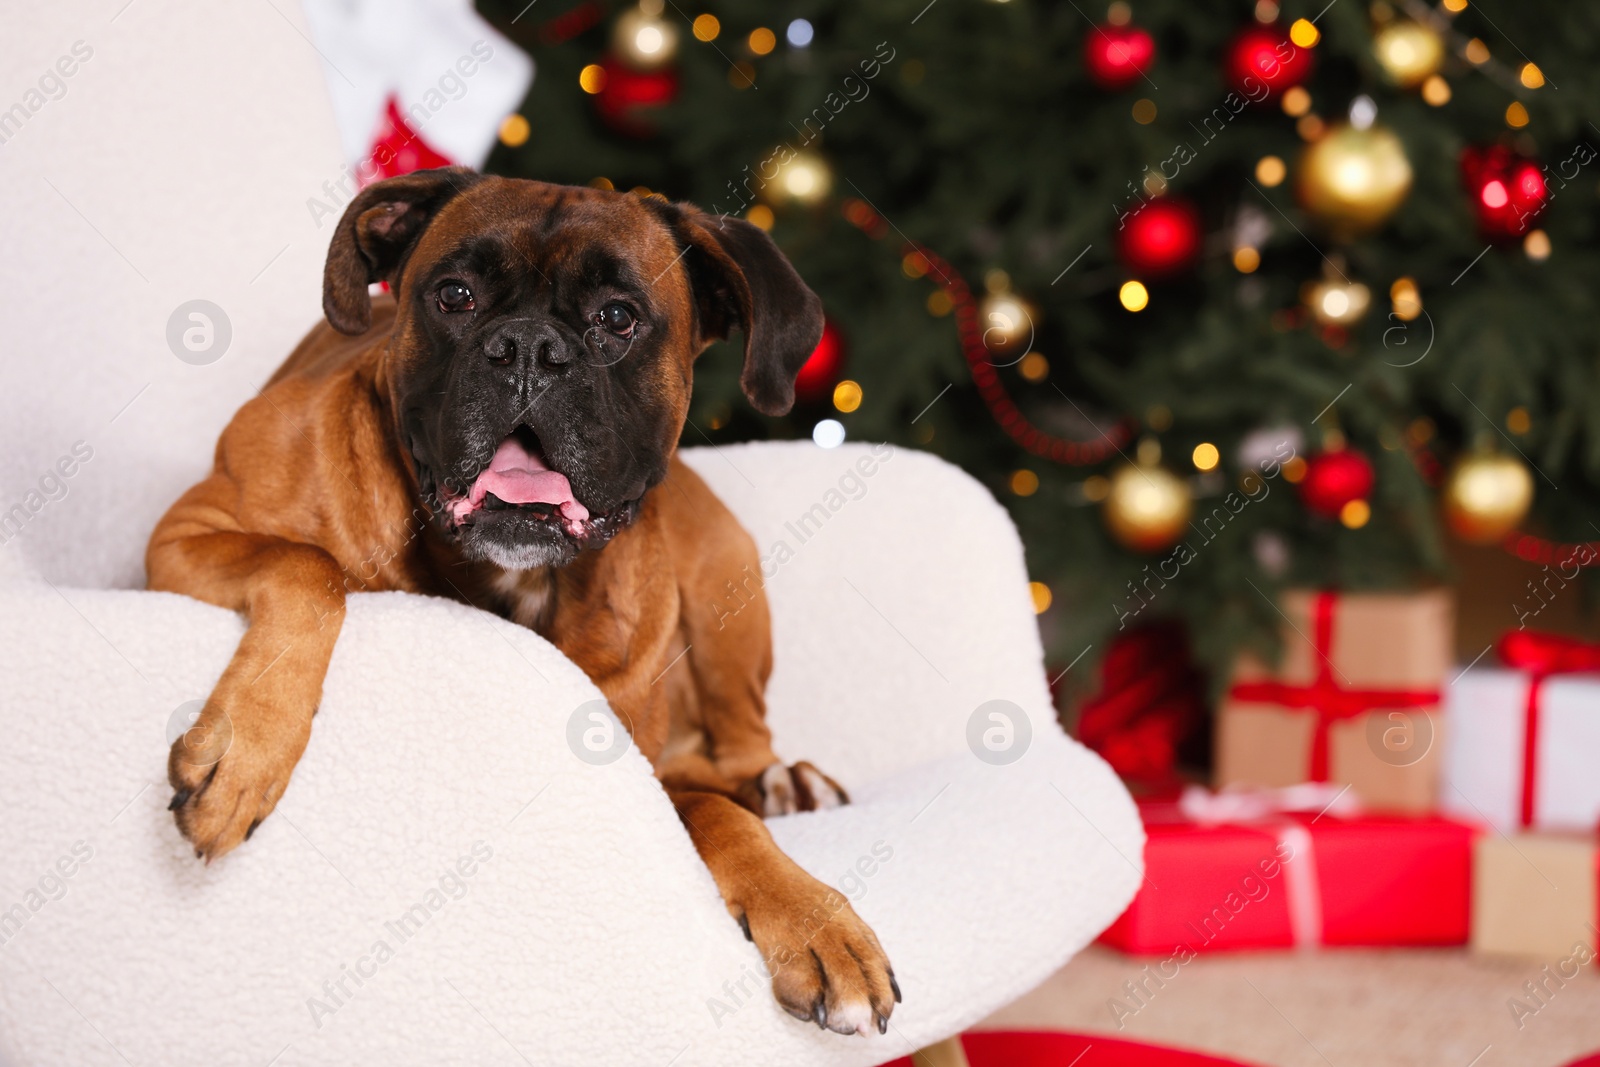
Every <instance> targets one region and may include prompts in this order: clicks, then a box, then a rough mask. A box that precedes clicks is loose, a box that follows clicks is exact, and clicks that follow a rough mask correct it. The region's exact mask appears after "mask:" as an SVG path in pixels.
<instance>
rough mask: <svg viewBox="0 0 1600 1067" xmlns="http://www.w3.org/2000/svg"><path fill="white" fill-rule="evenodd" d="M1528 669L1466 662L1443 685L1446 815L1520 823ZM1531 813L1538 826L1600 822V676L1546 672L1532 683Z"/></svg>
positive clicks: (1498, 824) (1507, 827) (1508, 826)
mask: <svg viewBox="0 0 1600 1067" xmlns="http://www.w3.org/2000/svg"><path fill="white" fill-rule="evenodd" d="M1532 681H1533V676H1532V674H1531V673H1530V672H1528V671H1514V670H1504V669H1501V668H1473V669H1470V670H1468V671H1466V672H1465V673H1464V674H1462V675H1461V676H1460V677H1459V678H1457V679H1456V680H1455V682H1453V683H1452V684H1450V685H1448V686H1446V687H1445V699H1444V714H1445V722H1446V729H1445V730H1444V739H1445V761H1444V782H1443V785H1442V786H1441V789H1442V791H1443V795H1442V796H1441V797H1440V798H1439V799H1440V806H1441V807H1442V808H1443V809H1444V810H1445V811H1446V812H1449V813H1450V814H1452V815H1457V816H1461V817H1463V818H1467V819H1478V820H1481V821H1484V822H1487V823H1489V824H1490V825H1492V826H1494V827H1495V828H1496V829H1499V830H1502V831H1506V832H1512V831H1515V830H1518V829H1521V828H1522V827H1523V825H1524V824H1523V819H1522V806H1523V805H1522V800H1523V788H1524V785H1523V777H1524V774H1523V772H1524V764H1525V756H1524V754H1525V752H1526V748H1527V746H1526V738H1527V730H1528V687H1529V685H1531V684H1532ZM1538 696H1539V700H1538V713H1537V731H1536V736H1535V743H1534V755H1535V757H1536V758H1535V760H1534V762H1533V768H1534V774H1533V786H1532V801H1533V813H1532V814H1533V818H1532V821H1531V822H1530V823H1529V824H1528V825H1531V826H1535V827H1540V828H1544V829H1567V830H1593V829H1595V827H1596V825H1597V824H1600V674H1591V673H1584V674H1553V675H1548V676H1546V678H1545V679H1544V681H1543V682H1542V683H1541V685H1540V687H1539V694H1538Z"/></svg>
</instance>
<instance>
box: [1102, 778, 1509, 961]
mask: <svg viewBox="0 0 1600 1067" xmlns="http://www.w3.org/2000/svg"><path fill="white" fill-rule="evenodd" d="M1304 788H1305V787H1298V790H1303V789H1304ZM1340 791H1341V790H1340V789H1339V788H1337V787H1335V788H1333V789H1332V790H1329V788H1328V787H1326V786H1324V787H1321V790H1319V793H1318V799H1322V798H1326V797H1327V796H1330V795H1332V796H1338V794H1339V792H1340ZM1296 792H1297V789H1291V790H1274V791H1267V792H1262V793H1258V794H1255V795H1256V796H1267V797H1273V796H1276V797H1285V796H1292V795H1293V794H1294V793H1296ZM1201 793H1202V794H1203V791H1201ZM1215 797H1216V799H1214V800H1210V801H1205V802H1204V803H1202V804H1199V805H1198V806H1197V805H1196V804H1195V803H1192V801H1193V800H1194V799H1195V794H1193V793H1190V794H1186V795H1185V802H1183V803H1177V804H1174V803H1172V802H1149V801H1147V802H1144V803H1141V804H1140V813H1141V814H1142V815H1143V816H1144V819H1145V832H1146V842H1145V852H1144V859H1145V879H1144V884H1143V885H1142V886H1141V887H1140V889H1139V892H1138V894H1137V895H1136V896H1135V897H1134V900H1133V903H1132V904H1131V905H1129V907H1128V910H1127V911H1125V912H1124V913H1123V914H1122V916H1121V917H1120V918H1118V919H1117V921H1116V922H1115V923H1113V924H1112V925H1111V927H1110V928H1109V929H1108V930H1106V932H1105V933H1104V934H1103V935H1101V940H1102V941H1103V942H1105V943H1106V944H1109V945H1111V946H1113V947H1115V948H1119V949H1121V950H1123V951H1124V952H1132V953H1138V954H1141V955H1161V956H1164V957H1167V958H1169V959H1172V960H1173V961H1174V963H1175V965H1176V964H1181V963H1182V962H1185V961H1186V960H1188V959H1189V958H1192V957H1193V956H1194V955H1197V954H1199V953H1202V952H1218V951H1227V950H1235V949H1260V948H1290V947H1314V946H1318V945H1460V944H1464V943H1465V942H1466V940H1467V934H1468V929H1469V927H1468V919H1469V915H1470V904H1471V900H1470V896H1471V871H1472V841H1473V838H1474V837H1475V836H1477V834H1478V833H1479V830H1478V828H1477V826H1476V825H1475V824H1470V823H1466V822H1460V821H1457V820H1454V819H1448V818H1443V817H1438V816H1427V817H1417V818H1409V817H1403V816H1394V815H1361V814H1354V815H1339V814H1335V813H1334V812H1336V811H1338V810H1341V809H1340V808H1339V807H1338V806H1337V805H1335V806H1334V808H1332V809H1330V810H1329V811H1328V812H1323V811H1321V810H1320V808H1319V807H1318V806H1317V805H1315V804H1314V803H1294V802H1280V801H1276V800H1269V801H1268V802H1266V803H1265V806H1262V805H1261V804H1258V803H1254V802H1250V801H1246V802H1244V803H1243V804H1242V805H1241V804H1239V803H1238V802H1237V801H1234V802H1231V803H1230V801H1229V798H1228V794H1216V795H1215ZM1346 799H1348V798H1346ZM1218 804H1221V805H1222V806H1223V810H1221V811H1210V812H1208V811H1207V810H1206V809H1207V808H1211V807H1215V806H1217V805H1218ZM1230 806H1231V807H1233V808H1234V810H1231V811H1230V810H1228V808H1229V807H1230ZM1322 806H1326V805H1325V801H1324V804H1323V805H1322ZM1285 808H1288V809H1303V810H1279V809H1285Z"/></svg>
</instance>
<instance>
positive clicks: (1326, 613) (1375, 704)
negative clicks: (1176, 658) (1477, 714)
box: [1228, 590, 1439, 782]
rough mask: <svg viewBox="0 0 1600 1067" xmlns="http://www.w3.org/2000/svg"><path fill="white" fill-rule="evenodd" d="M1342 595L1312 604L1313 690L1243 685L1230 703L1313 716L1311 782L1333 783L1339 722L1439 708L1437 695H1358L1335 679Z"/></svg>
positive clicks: (1393, 692)
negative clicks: (1332, 740) (1336, 616)
mask: <svg viewBox="0 0 1600 1067" xmlns="http://www.w3.org/2000/svg"><path fill="white" fill-rule="evenodd" d="M1338 601H1339V596H1338V594H1337V593H1331V592H1328V591H1326V590H1324V591H1322V592H1319V593H1318V594H1317V597H1316V600H1315V601H1314V602H1313V604H1312V635H1311V643H1312V646H1313V647H1314V648H1315V649H1316V651H1317V660H1316V663H1317V675H1316V678H1315V679H1313V680H1312V682H1311V684H1310V685H1290V684H1289V683H1287V682H1238V683H1236V684H1234V685H1233V686H1232V687H1231V688H1230V689H1229V690H1228V698H1229V699H1230V700H1236V701H1239V702H1241V703H1246V704H1278V705H1281V706H1282V707H1285V708H1291V709H1298V710H1303V711H1309V712H1310V713H1311V714H1313V715H1315V716H1316V719H1317V724H1316V728H1315V730H1314V731H1313V732H1312V735H1311V780H1312V781H1313V782H1326V781H1327V780H1328V733H1329V730H1330V729H1331V728H1332V726H1333V724H1334V722H1335V721H1337V720H1339V719H1348V718H1353V717H1354V716H1357V715H1365V714H1367V713H1368V712H1370V711H1378V710H1380V709H1382V708H1425V707H1431V706H1433V705H1435V704H1438V703H1439V691H1438V690H1437V689H1355V688H1348V687H1346V686H1343V685H1341V684H1340V683H1339V682H1338V681H1337V680H1336V679H1335V678H1334V676H1333V660H1332V658H1331V653H1332V649H1333V612H1334V607H1335V605H1336V604H1337V603H1338Z"/></svg>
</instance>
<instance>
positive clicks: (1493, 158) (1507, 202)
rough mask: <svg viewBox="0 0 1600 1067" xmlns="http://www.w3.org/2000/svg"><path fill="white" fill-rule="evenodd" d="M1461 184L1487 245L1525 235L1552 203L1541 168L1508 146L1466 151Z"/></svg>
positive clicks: (1493, 146)
mask: <svg viewBox="0 0 1600 1067" xmlns="http://www.w3.org/2000/svg"><path fill="white" fill-rule="evenodd" d="M1461 183H1462V185H1463V186H1465V187H1466V190H1467V196H1468V197H1469V198H1470V199H1471V201H1472V213H1473V215H1474V216H1475V217H1476V218H1477V220H1478V232H1479V233H1481V234H1483V236H1484V239H1485V240H1488V241H1514V240H1517V239H1518V238H1520V237H1522V236H1524V235H1526V234H1527V232H1528V231H1529V230H1530V229H1532V228H1533V224H1534V223H1535V222H1537V221H1538V219H1539V216H1540V215H1541V214H1543V213H1544V208H1545V204H1546V203H1547V202H1548V201H1549V199H1550V190H1549V188H1548V187H1547V186H1546V185H1545V182H1544V174H1543V173H1542V172H1541V171H1540V170H1539V164H1537V163H1535V162H1534V161H1533V160H1531V159H1528V158H1527V157H1526V156H1519V155H1518V154H1517V153H1515V152H1513V151H1512V150H1511V149H1510V148H1509V147H1507V146H1506V145H1491V146H1489V147H1487V148H1484V147H1479V146H1473V147H1469V148H1467V149H1466V150H1464V151H1463V152H1462V153H1461Z"/></svg>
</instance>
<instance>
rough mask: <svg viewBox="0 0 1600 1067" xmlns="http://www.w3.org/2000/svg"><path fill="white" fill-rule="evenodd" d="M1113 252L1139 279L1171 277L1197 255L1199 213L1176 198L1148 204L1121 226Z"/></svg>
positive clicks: (1157, 200) (1187, 203) (1164, 197)
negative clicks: (1120, 257)
mask: <svg viewBox="0 0 1600 1067" xmlns="http://www.w3.org/2000/svg"><path fill="white" fill-rule="evenodd" d="M1117 251H1118V253H1120V254H1121V256H1122V261H1123V262H1124V263H1126V264H1127V265H1128V267H1129V269H1131V270H1133V271H1134V272H1135V273H1136V274H1138V275H1139V276H1140V277H1146V278H1149V277H1160V276H1162V275H1166V274H1175V273H1177V272H1178V271H1181V270H1183V269H1184V268H1185V267H1188V266H1189V265H1190V264H1192V263H1193V262H1194V260H1195V257H1196V256H1197V255H1199V253H1200V212H1199V211H1198V210H1196V208H1195V206H1194V205H1193V204H1191V203H1189V202H1188V201H1187V200H1181V199H1179V198H1177V197H1169V196H1163V197H1159V198H1158V199H1155V200H1151V201H1150V202H1148V203H1146V204H1145V205H1144V206H1143V207H1141V208H1140V209H1139V210H1138V211H1136V212H1134V213H1133V214H1132V215H1129V216H1128V217H1127V219H1126V220H1125V221H1124V222H1123V224H1122V228H1121V229H1120V230H1118V231H1117Z"/></svg>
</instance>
